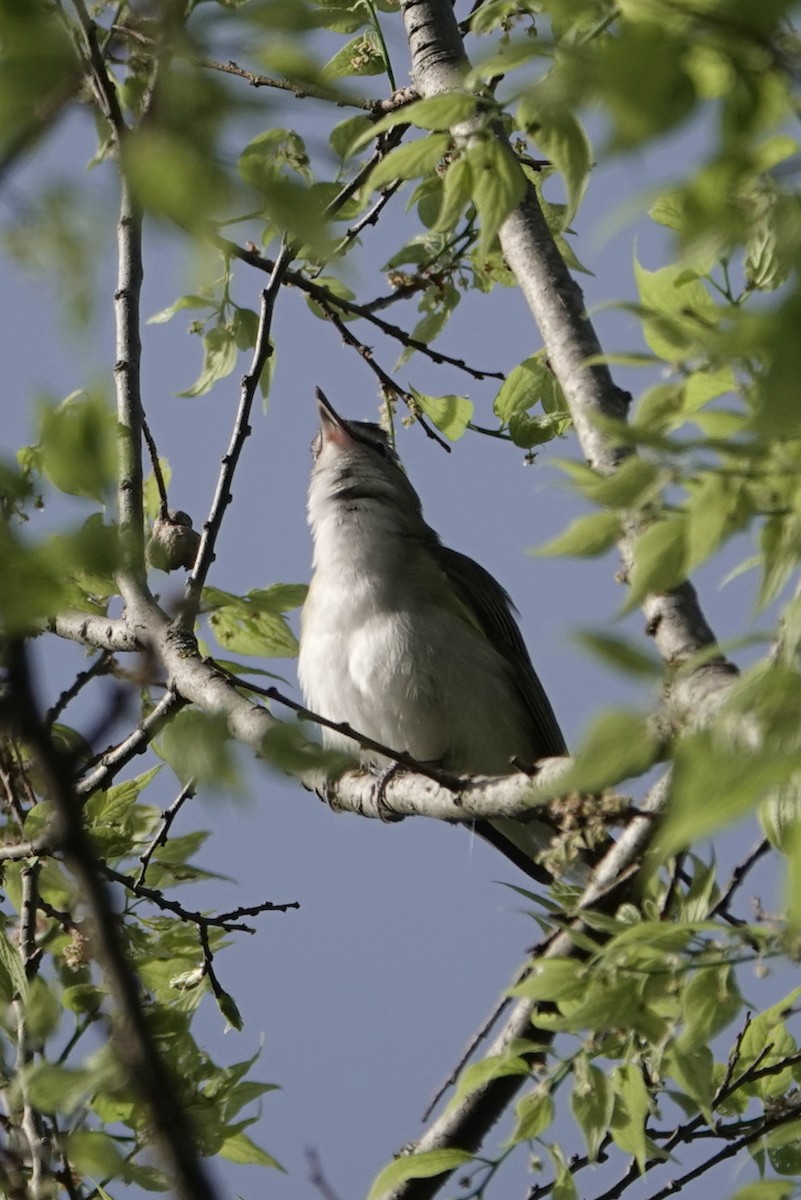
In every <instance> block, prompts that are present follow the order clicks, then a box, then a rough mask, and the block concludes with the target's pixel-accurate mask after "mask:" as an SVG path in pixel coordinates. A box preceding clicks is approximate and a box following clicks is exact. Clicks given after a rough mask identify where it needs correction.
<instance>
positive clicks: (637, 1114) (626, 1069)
mask: <svg viewBox="0 0 801 1200" xmlns="http://www.w3.org/2000/svg"><path fill="white" fill-rule="evenodd" d="M610 1082H611V1085H612V1091H613V1093H614V1097H615V1107H614V1114H613V1116H612V1124H611V1127H610V1130H609V1132H610V1133H611V1134H612V1138H613V1140H614V1142H615V1145H616V1146H619V1147H620V1149H621V1150H622V1151H623V1152H624V1154H631V1155H632V1156H633V1157H634V1158H635V1159H636V1160H637V1166H638V1167H639V1168H640V1172H641V1173H642V1172H643V1171H644V1170H645V1164H646V1161H647V1159H648V1154H649V1144H648V1137H647V1135H646V1132H645V1123H646V1121H647V1120H648V1117H649V1116H650V1112H651V1099H650V1096H649V1095H648V1088H647V1087H646V1086H645V1080H644V1079H643V1077H642V1068H641V1067H639V1066H638V1065H636V1064H635V1063H625V1064H624V1065H623V1066H620V1067H615V1069H614V1071H613V1072H612V1074H611V1077H610Z"/></svg>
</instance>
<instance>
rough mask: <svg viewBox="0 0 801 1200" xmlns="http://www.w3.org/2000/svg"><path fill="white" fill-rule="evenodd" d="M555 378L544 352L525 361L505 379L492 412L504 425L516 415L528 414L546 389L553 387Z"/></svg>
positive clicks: (493, 403)
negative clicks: (520, 413)
mask: <svg viewBox="0 0 801 1200" xmlns="http://www.w3.org/2000/svg"><path fill="white" fill-rule="evenodd" d="M553 377H554V376H553V371H552V370H551V368H550V367H549V366H548V363H547V361H546V359H545V356H544V354H543V353H542V352H540V353H538V354H533V355H532V356H531V357H530V358H526V359H524V360H523V362H522V363H521V364H520V366H518V367H515V368H514V369H513V370H512V371H510V372H509V374H508V375H507V376H506V379H504V381H503V383H502V384H501V386H500V388H499V389H498V393H497V395H496V397H495V399H494V400H493V402H492V411H493V412H494V413H495V415H496V417H497V418H498V419H499V420H500V421H503V422H504V423H506V422H508V421H509V419H510V418H511V417H512V416H513V415H514V414H515V413H519V412H526V411H527V410H528V409H530V408H533V407H534V405H535V404H538V403H539V401H540V396H541V394H542V392H543V390H544V389H546V388H551V387H552V381H553Z"/></svg>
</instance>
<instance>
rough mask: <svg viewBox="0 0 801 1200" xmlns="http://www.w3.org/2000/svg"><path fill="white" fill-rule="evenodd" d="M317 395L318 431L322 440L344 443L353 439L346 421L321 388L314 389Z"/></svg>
mask: <svg viewBox="0 0 801 1200" xmlns="http://www.w3.org/2000/svg"><path fill="white" fill-rule="evenodd" d="M315 394H316V396H317V412H318V413H319V416H320V433H321V434H322V438H323V441H324V442H338V443H339V445H345V444H347V443H350V442H352V441H353V435H352V433H351V431H350V429H349V428H348V423H347V421H345V420H344V419H343V418H342V417H340V415H339V413H338V412H337V411H336V409H335V408H334V406H333V404H332V403H331V401H330V400H329V399H328V397H327V396H326V394H325V392H324V391H323V390H322V389H321V388H316V389H315Z"/></svg>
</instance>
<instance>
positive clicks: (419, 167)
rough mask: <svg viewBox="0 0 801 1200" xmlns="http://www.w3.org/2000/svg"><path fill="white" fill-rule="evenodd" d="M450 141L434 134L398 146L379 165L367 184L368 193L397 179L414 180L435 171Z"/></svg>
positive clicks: (442, 135)
mask: <svg viewBox="0 0 801 1200" xmlns="http://www.w3.org/2000/svg"><path fill="white" fill-rule="evenodd" d="M449 141H450V139H449V138H448V135H447V134H445V133H432V134H429V136H428V137H424V138H417V139H416V140H415V141H413V142H407V143H406V145H404V146H396V147H395V149H394V150H390V152H389V154H387V156H386V157H385V158H382V159H381V162H380V163H377V164H376V166H375V168H374V169H373V171H372V172H371V174H370V177H369V179H368V180H367V183H366V185H365V186H366V189H367V191H368V192H369V191H375V190H377V189H378V188H381V187H385V186H386V184H388V183H394V182H395V181H396V180H397V179H414V178H415V177H416V176H418V175H427V174H428V172H429V171H433V169H434V168H435V167H436V165H437V164H438V162H439V161H440V159H441V158H442V156H443V154H444V153H445V151H446V150H447V148H448V143H449Z"/></svg>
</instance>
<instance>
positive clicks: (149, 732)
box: [75, 690, 186, 799]
mask: <svg viewBox="0 0 801 1200" xmlns="http://www.w3.org/2000/svg"><path fill="white" fill-rule="evenodd" d="M185 704H186V701H185V700H184V699H183V698H182V697H181V696H179V695H178V693H177V692H174V691H172V690H170V691H167V692H166V693H165V694H164V695H163V696H162V698H161V700H159V702H158V704H157V705H156V707H155V708H154V709H153V711H152V712H150V713H148V715H147V716H146V717H145V718H144V720H143V721H141V722H140V723H139V725H138V726H137V727H136V729H134V731H133V732H132V733H130V734H129V735H128V737H126V738H125V739H124V741H122V742H120V744H119V746H115V748H114V749H113V750H109V751H108V752H107V753H106V754H104V755H103V756H102V757H101V759H100V761H99V763H98V765H97V766H96V767H94V768H93V769H92V770H91V771H90V772H89V773H88V774H84V775H83V776H81V778H80V779H79V780H78V782H77V783H76V784H75V794H76V796H80V797H81V798H82V799H85V798H86V797H88V796H91V795H92V793H93V792H96V791H98V790H100V789H101V788H105V787H108V785H109V784H110V783H111V782H112V780H113V779H114V777H115V775H117V774H118V773H119V772H120V771H121V770H122V768H123V767H125V766H127V764H128V763H129V762H130V761H131V759H132V758H135V757H136V755H137V754H143V753H144V751H145V750H146V749H147V747H148V746H149V745H150V743H151V742H152V741H153V738H154V737H156V736H157V735H158V734H159V733H160V731H161V730H162V729H163V728H164V726H165V724H166V723H167V721H169V720H170V719H171V718H172V717H174V716H175V714H176V713H177V712H179V711H180V709H182V708H183V707H184V705H185Z"/></svg>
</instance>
